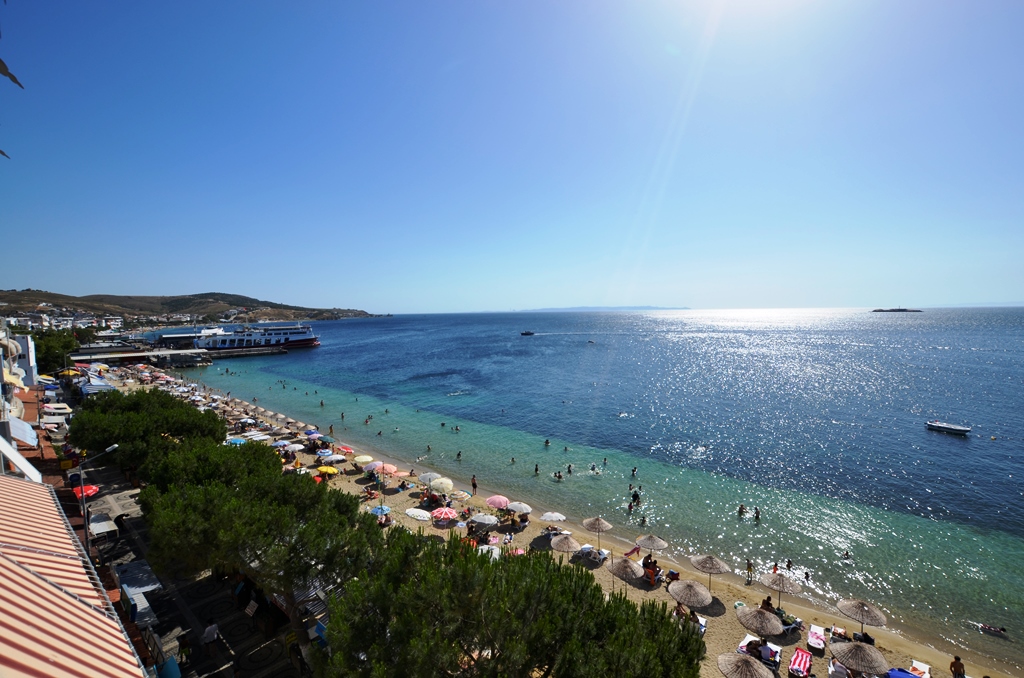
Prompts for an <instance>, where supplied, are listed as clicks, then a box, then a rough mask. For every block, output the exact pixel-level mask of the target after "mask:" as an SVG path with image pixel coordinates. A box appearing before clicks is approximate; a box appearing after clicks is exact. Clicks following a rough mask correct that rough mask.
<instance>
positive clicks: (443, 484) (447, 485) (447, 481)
mask: <svg viewBox="0 0 1024 678" xmlns="http://www.w3.org/2000/svg"><path fill="white" fill-rule="evenodd" d="M454 486H455V484H454V483H452V479H451V478H435V479H434V480H431V481H430V482H429V483H427V487H429V488H430V489H431V490H433V491H435V492H451V491H452V487H454Z"/></svg>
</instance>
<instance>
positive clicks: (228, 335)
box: [193, 325, 320, 351]
mask: <svg viewBox="0 0 1024 678" xmlns="http://www.w3.org/2000/svg"><path fill="white" fill-rule="evenodd" d="M218 329H220V331H219V332H206V331H204V332H203V333H202V334H201V335H200V336H198V337H196V339H195V342H194V344H193V345H194V346H195V347H196V348H205V349H206V350H208V351H220V350H226V349H235V350H238V349H246V348H268V347H277V348H289V349H291V348H314V347H316V346H319V345H320V339H319V338H318V337H317V336H316V335H315V334H313V328H312V327H311V326H309V325H277V326H271V325H268V326H265V327H252V326H245V327H240V328H238V329H236V330H233V331H227V330H224V329H222V328H218Z"/></svg>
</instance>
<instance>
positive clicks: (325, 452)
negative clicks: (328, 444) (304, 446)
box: [316, 450, 334, 457]
mask: <svg viewBox="0 0 1024 678" xmlns="http://www.w3.org/2000/svg"><path fill="white" fill-rule="evenodd" d="M332 454H334V453H333V452H331V451H330V450H317V451H316V456H318V457H329V456H331V455H332Z"/></svg>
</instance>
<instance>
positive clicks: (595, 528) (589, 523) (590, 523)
mask: <svg viewBox="0 0 1024 678" xmlns="http://www.w3.org/2000/svg"><path fill="white" fill-rule="evenodd" d="M583 527H585V528H587V529H588V530H590V531H591V532H596V533H597V550H598V551H600V550H601V533H602V532H607V531H608V530H610V529H612V524H611V523H609V522H608V521H607V520H605V519H604V518H602V517H601V516H595V517H593V518H587V519H586V520H584V521H583Z"/></svg>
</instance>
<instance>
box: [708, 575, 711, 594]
mask: <svg viewBox="0 0 1024 678" xmlns="http://www.w3.org/2000/svg"><path fill="white" fill-rule="evenodd" d="M710 590H711V573H710V572H708V591H710Z"/></svg>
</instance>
